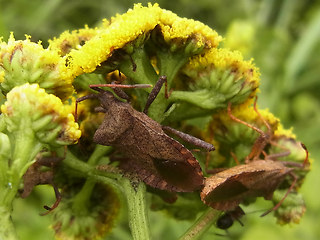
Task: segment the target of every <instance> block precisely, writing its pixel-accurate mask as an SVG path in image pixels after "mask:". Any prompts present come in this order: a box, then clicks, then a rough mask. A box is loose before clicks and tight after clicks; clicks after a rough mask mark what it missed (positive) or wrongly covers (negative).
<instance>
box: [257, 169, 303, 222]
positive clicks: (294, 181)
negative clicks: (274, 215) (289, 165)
mask: <svg viewBox="0 0 320 240" xmlns="http://www.w3.org/2000/svg"><path fill="white" fill-rule="evenodd" d="M290 175H291V177H292V178H293V181H292V183H291V186H290V187H289V189H288V191H287V192H286V194H285V195H284V196H283V198H282V199H281V200H280V201H279V202H278V203H277V204H276V205H275V206H274V207H273V208H271V209H269V210H268V211H266V212H265V213H263V214H262V215H261V216H260V217H264V216H266V215H267V214H269V213H271V212H272V211H274V210H277V209H278V208H279V207H280V206H281V204H282V203H283V201H284V200H285V199H286V198H287V196H288V195H289V193H290V192H291V191H292V189H293V188H294V186H295V185H296V182H297V180H298V178H297V176H296V175H295V174H293V173H291V174H290Z"/></svg>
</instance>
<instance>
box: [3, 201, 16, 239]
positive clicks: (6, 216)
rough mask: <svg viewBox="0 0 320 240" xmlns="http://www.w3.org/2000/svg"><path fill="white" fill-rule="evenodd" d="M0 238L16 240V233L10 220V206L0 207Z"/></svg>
mask: <svg viewBox="0 0 320 240" xmlns="http://www.w3.org/2000/svg"><path fill="white" fill-rule="evenodd" d="M0 215H1V217H0V226H1V227H0V239H1V240H16V239H18V236H17V235H16V232H15V229H14V226H13V224H12V220H11V208H9V209H8V208H5V207H2V206H1V207H0Z"/></svg>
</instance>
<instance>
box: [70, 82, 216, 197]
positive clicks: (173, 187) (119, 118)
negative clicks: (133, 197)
mask: <svg viewBox="0 0 320 240" xmlns="http://www.w3.org/2000/svg"><path fill="white" fill-rule="evenodd" d="M166 80H167V79H166V77H165V76H162V77H160V78H159V80H158V81H157V83H156V84H155V87H154V88H153V89H152V91H151V93H150V94H149V97H148V99H147V103H146V106H145V108H144V111H143V112H139V111H137V110H135V109H134V108H133V107H132V106H131V105H130V103H129V102H123V101H120V100H119V99H118V98H117V97H116V96H115V95H114V94H113V93H112V92H110V91H107V90H102V89H101V88H99V87H105V86H108V87H112V88H114V87H117V88H115V89H116V90H117V91H115V93H116V94H117V95H118V97H121V98H123V99H127V97H125V94H124V92H121V90H120V89H119V88H127V87H128V88H129V87H130V88H137V87H140V85H114V84H103V85H90V88H92V89H93V90H96V91H97V92H98V94H90V95H87V96H84V97H81V98H79V99H77V101H76V102H77V103H79V102H81V101H83V100H85V99H89V98H97V99H99V101H100V104H101V105H100V107H99V108H96V111H100V112H104V113H105V117H104V120H103V122H102V124H101V125H100V127H99V128H98V129H97V131H96V132H95V134H94V137H93V141H94V142H95V143H97V144H101V145H106V146H113V147H114V148H115V149H116V152H118V153H120V154H122V158H119V159H120V160H121V159H122V160H123V161H125V162H124V163H123V165H124V166H125V167H124V168H125V170H127V171H132V172H134V173H136V174H137V175H138V177H139V178H140V179H141V180H142V181H144V182H145V183H146V184H148V185H150V186H151V187H154V188H158V189H162V190H168V191H172V192H192V191H195V190H199V189H201V188H202V186H203V182H204V177H203V174H202V171H201V167H200V165H199V163H198V161H197V160H196V159H195V157H194V156H193V155H192V153H191V152H190V151H189V150H188V149H187V148H186V147H184V146H183V145H182V144H181V143H179V142H178V141H176V140H174V139H173V138H171V137H169V136H168V135H167V134H166V133H165V132H164V130H165V131H168V132H170V133H173V134H176V135H177V136H178V137H179V138H182V139H183V140H185V141H187V142H190V143H192V144H194V145H195V146H198V147H202V148H204V149H207V150H208V151H212V150H214V147H213V145H211V144H209V143H207V142H204V141H202V140H200V139H198V138H195V137H193V136H191V135H188V134H186V133H182V132H179V131H177V130H175V129H172V128H170V127H164V126H162V125H160V124H159V123H158V122H156V121H154V120H153V119H151V118H150V117H148V116H147V112H148V108H149V106H150V104H151V103H152V102H153V100H154V99H155V98H156V96H157V94H158V93H159V91H160V89H161V87H162V85H163V84H164V83H166ZM141 87H147V86H141ZM166 96H168V95H167V91H166ZM76 106H77V105H76ZM76 111H77V110H76ZM120 167H121V164H120Z"/></svg>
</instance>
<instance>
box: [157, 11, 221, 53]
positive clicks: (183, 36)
mask: <svg viewBox="0 0 320 240" xmlns="http://www.w3.org/2000/svg"><path fill="white" fill-rule="evenodd" d="M159 22H160V23H159V26H160V29H161V33H162V35H163V37H164V40H165V42H167V43H169V44H173V46H172V48H173V47H174V45H175V44H176V45H180V46H181V45H183V44H185V43H187V42H188V41H192V42H193V44H194V48H195V49H197V48H198V49H202V48H207V49H209V48H215V47H217V46H218V44H219V42H220V41H221V40H222V37H221V36H219V35H218V33H217V32H216V31H214V30H213V29H211V28H210V27H209V26H207V25H205V24H203V23H201V22H199V21H195V20H193V19H187V18H181V17H178V16H177V15H176V14H175V13H173V12H171V11H167V10H162V11H161V14H160V21H159ZM177 43H178V44H177Z"/></svg>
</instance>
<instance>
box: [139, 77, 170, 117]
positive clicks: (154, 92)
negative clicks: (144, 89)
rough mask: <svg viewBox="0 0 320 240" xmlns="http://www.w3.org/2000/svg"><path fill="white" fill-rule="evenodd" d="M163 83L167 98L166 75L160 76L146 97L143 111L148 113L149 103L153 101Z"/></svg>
mask: <svg viewBox="0 0 320 240" xmlns="http://www.w3.org/2000/svg"><path fill="white" fill-rule="evenodd" d="M163 84H165V97H166V98H168V97H169V95H168V84H167V77H166V76H161V77H160V78H159V79H158V81H157V82H156V84H155V86H154V88H153V89H152V91H151V93H150V94H149V97H148V99H147V103H146V106H145V107H144V110H143V113H145V114H148V110H149V107H150V105H151V103H153V101H154V99H155V98H156V97H157V96H158V93H159V92H160V90H161V87H162V85H163Z"/></svg>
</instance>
